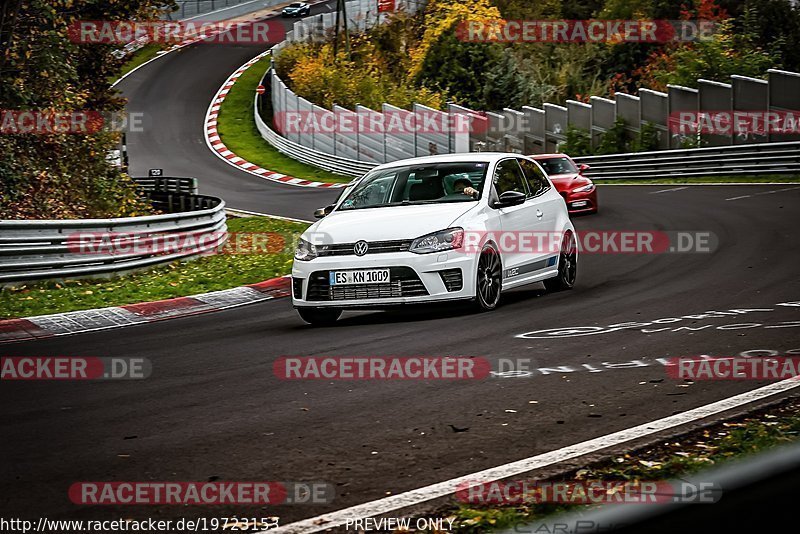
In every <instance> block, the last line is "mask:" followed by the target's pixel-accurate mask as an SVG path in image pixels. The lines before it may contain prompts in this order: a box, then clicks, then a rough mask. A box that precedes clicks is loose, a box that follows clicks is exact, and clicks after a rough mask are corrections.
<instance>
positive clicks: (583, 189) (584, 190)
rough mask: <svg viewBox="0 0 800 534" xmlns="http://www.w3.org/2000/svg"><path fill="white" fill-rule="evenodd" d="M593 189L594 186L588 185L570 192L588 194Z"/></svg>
mask: <svg viewBox="0 0 800 534" xmlns="http://www.w3.org/2000/svg"><path fill="white" fill-rule="evenodd" d="M593 189H594V184H588V185H584V186H582V187H579V188H577V189H573V190H572V192H573V193H588V192H589V191H592V190H593Z"/></svg>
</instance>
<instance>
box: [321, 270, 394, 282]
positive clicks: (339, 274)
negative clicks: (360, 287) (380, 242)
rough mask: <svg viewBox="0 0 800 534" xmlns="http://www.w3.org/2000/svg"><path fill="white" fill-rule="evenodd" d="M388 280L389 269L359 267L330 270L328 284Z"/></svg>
mask: <svg viewBox="0 0 800 534" xmlns="http://www.w3.org/2000/svg"><path fill="white" fill-rule="evenodd" d="M388 281H389V269H361V270H358V271H331V272H330V285H332V286H346V285H352V284H385V283H386V282H388Z"/></svg>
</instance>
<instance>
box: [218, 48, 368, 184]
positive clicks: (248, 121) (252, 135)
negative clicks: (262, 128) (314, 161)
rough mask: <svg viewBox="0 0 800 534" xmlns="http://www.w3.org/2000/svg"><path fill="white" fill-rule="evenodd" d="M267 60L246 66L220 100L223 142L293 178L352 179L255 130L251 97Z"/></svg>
mask: <svg viewBox="0 0 800 534" xmlns="http://www.w3.org/2000/svg"><path fill="white" fill-rule="evenodd" d="M269 61H270V58H269V57H265V58H263V59H261V60H260V61H258V62H257V63H255V64H254V65H253V66H252V67H250V68H249V69H247V70H246V71H245V72H244V73H243V74H242V75H241V76H240V77H239V79H238V80H237V81H236V83H235V84H234V85H233V87H232V88H231V91H230V92H229V93H228V94H227V96H226V97H225V100H224V101H223V102H222V106H221V107H220V110H219V116H218V117H217V131H218V132H219V136H220V138H221V139H222V141H223V142H224V143H225V146H227V147H228V149H229V150H231V151H232V152H234V153H235V154H236V155H237V156H239V157H240V158H244V159H245V160H247V161H249V162H250V163H254V164H256V165H258V166H260V167H263V168H265V169H269V170H271V171H275V172H279V173H281V174H286V175H288V176H294V177H295V178H303V179H305V180H313V181H315V182H349V181H350V180H352V179H353V178H352V177H349V176H342V175H341V174H334V173H332V172H328V171H324V170H322V169H318V168H317V167H312V166H311V165H306V164H304V163H300V162H299V161H296V160H294V159H292V158H290V157H289V156H286V155H284V154H281V153H280V152H278V151H277V150H276V149H275V148H274V147H273V146H272V145H270V144H269V143H267V142H266V141H265V140H264V139H263V138H262V137H261V134H259V133H258V130H257V129H256V123H255V117H254V116H253V98H254V97H255V94H256V87H258V82H259V81H260V80H261V76H262V75H263V74H264V71H265V70H266V69H267V68H268V67H269Z"/></svg>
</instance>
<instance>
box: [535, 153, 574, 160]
mask: <svg viewBox="0 0 800 534" xmlns="http://www.w3.org/2000/svg"><path fill="white" fill-rule="evenodd" d="M528 157H529V158H533V159H537V160H538V159H551V158H568V157H569V156H567V155H566V154H531V155H530V156H528Z"/></svg>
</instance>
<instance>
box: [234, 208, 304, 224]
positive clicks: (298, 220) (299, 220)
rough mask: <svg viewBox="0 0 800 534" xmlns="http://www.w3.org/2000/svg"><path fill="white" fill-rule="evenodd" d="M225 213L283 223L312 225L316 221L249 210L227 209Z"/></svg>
mask: <svg viewBox="0 0 800 534" xmlns="http://www.w3.org/2000/svg"><path fill="white" fill-rule="evenodd" d="M225 211H229V212H231V213H232V214H234V215H236V214H238V213H244V214H245V215H256V216H258V217H269V218H270V219H280V220H282V221H291V222H299V223H307V224H312V223H313V222H314V221H306V220H305V219H295V218H293V217H283V216H281V215H270V214H269V213H259V212H257V211H247V210H240V209H236V208H225Z"/></svg>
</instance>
